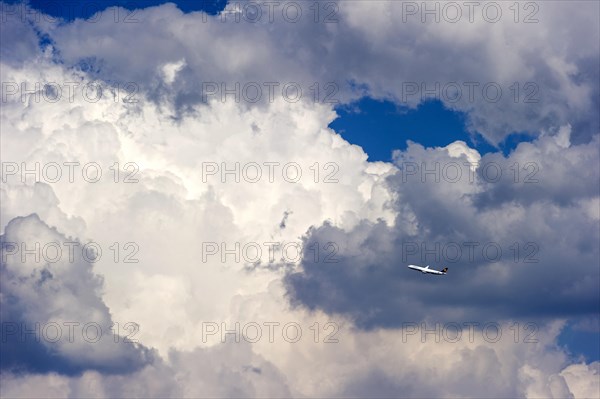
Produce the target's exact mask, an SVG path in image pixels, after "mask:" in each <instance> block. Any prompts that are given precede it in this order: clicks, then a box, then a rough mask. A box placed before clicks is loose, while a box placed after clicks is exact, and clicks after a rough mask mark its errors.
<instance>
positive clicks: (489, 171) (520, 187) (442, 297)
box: [286, 128, 600, 328]
mask: <svg viewBox="0 0 600 399" xmlns="http://www.w3.org/2000/svg"><path fill="white" fill-rule="evenodd" d="M561 132H563V133H565V132H566V134H568V128H567V130H565V129H561ZM456 146H457V144H453V145H451V146H449V148H424V147H422V146H420V145H418V144H414V143H413V144H410V145H409V146H408V148H407V150H406V151H397V152H396V153H395V163H396V166H397V167H398V171H397V172H396V173H395V174H393V175H391V176H389V177H388V178H387V182H388V184H389V187H390V189H391V190H392V191H393V192H394V193H395V194H394V195H393V196H394V198H396V200H395V202H394V206H393V207H394V209H395V210H396V212H397V213H396V214H397V215H398V216H397V218H396V221H395V223H394V225H392V226H390V225H388V224H387V223H385V222H378V223H373V222H370V221H363V222H362V223H359V224H358V225H357V226H355V227H354V228H352V229H349V230H348V229H344V228H340V227H337V226H335V225H332V224H327V223H326V224H323V225H321V226H320V227H315V228H313V229H311V230H310V231H309V233H308V234H307V235H306V237H305V241H306V245H305V248H310V247H311V245H313V243H315V242H335V243H337V245H338V246H339V251H338V253H337V254H336V257H337V261H338V262H337V263H328V262H325V261H324V260H323V259H317V260H315V259H314V257H313V256H312V254H311V253H309V252H308V251H307V252H305V253H304V257H303V261H302V265H301V268H300V269H299V270H297V271H292V272H290V273H289V274H288V276H287V277H286V281H287V283H288V288H289V291H290V297H291V299H292V301H294V303H296V304H299V305H303V306H307V307H308V308H310V309H321V310H324V311H326V312H328V313H334V314H343V315H346V316H349V317H351V318H352V319H353V320H355V321H356V322H357V323H358V325H360V326H362V327H365V328H374V327H381V326H383V327H398V326H401V325H402V322H403V321H405V320H414V319H421V318H430V319H432V320H452V319H461V320H462V319H464V320H485V318H486V317H488V315H489V314H490V312H493V314H494V317H499V318H501V319H512V318H516V319H528V320H533V319H538V318H541V319H548V318H556V317H567V316H573V315H581V316H583V315H587V316H590V315H594V314H597V313H598V310H599V308H598V303H599V297H598V290H597V287H596V283H595V282H596V281H597V280H598V278H599V274H598V269H597V268H596V267H595V265H597V264H598V262H599V261H600V254H599V252H598V248H597V245H596V244H595V243H596V242H597V241H598V240H599V239H600V237H599V236H598V219H597V216H594V215H595V214H596V213H597V212H595V211H594V210H592V208H593V207H594V204H597V202H598V193H599V191H600V189H599V186H598V178H597V177H598V176H597V172H596V171H594V170H593V169H592V168H590V165H594V164H596V165H597V164H598V163H599V162H600V160H599V159H598V151H597V148H598V136H596V137H595V138H594V139H593V140H592V142H590V143H589V144H581V145H569V143H568V139H565V136H564V134H558V135H556V136H551V135H547V136H544V137H542V138H539V139H538V140H536V141H534V142H533V143H522V144H519V146H518V147H517V148H516V149H515V151H513V153H511V154H510V155H509V156H508V157H507V158H504V157H503V156H502V155H500V154H498V153H494V154H489V155H486V156H483V157H481V160H480V163H479V167H478V169H477V172H470V171H469V169H470V166H471V164H472V163H471V161H470V160H469V159H468V156H467V155H464V156H462V159H460V158H456V155H457V154H456V153H455V152H454V150H455V148H456ZM461 146H462V144H461ZM472 151H473V150H469V151H466V153H468V154H471V153H472ZM470 156H471V157H472V155H470ZM475 158H477V157H475ZM527 163H530V164H531V165H529V166H533V167H531V168H530V167H528V165H527ZM515 165H517V167H516V168H517V169H515ZM511 168H512V170H511ZM515 170H517V171H518V172H519V173H521V174H520V175H518V176H517V175H516V174H514V173H513V172H515ZM457 171H458V173H457ZM534 172H535V173H534ZM459 174H460V178H457V176H459ZM500 174H502V175H500ZM534 175H535V176H534ZM515 178H516V180H515ZM534 180H535V181H534ZM407 263H413V264H422V265H425V264H431V265H436V266H438V268H442V267H449V269H450V272H449V274H448V275H446V276H444V280H442V279H427V281H424V280H423V278H422V276H420V275H417V274H416V273H414V272H410V271H407V269H406V266H405V265H406V264H407ZM567 265H568V266H567ZM457 287H460V288H457ZM546 292H552V295H547V294H546ZM357 293H361V294H360V295H357Z"/></svg>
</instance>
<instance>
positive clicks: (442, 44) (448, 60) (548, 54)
mask: <svg viewBox="0 0 600 399" xmlns="http://www.w3.org/2000/svg"><path fill="white" fill-rule="evenodd" d="M247 4H248V3H245V2H243V1H242V2H236V3H234V4H230V5H228V6H227V8H226V9H225V10H224V11H223V12H222V13H221V14H220V15H215V16H209V15H207V14H204V13H202V12H195V13H188V14H185V13H183V12H181V11H180V10H179V9H177V7H175V6H174V5H173V4H165V5H162V6H159V7H150V8H147V9H143V10H140V11H138V12H137V13H136V19H137V20H138V22H137V23H115V22H114V19H113V18H109V17H107V15H104V17H103V18H99V19H98V20H97V21H95V22H94V23H91V22H88V21H85V20H76V21H74V22H73V23H70V24H63V25H60V26H58V25H57V26H51V25H50V26H48V24H46V26H43V27H41V28H40V29H41V30H42V31H43V32H45V33H47V34H48V35H49V36H50V37H51V38H52V40H53V45H54V48H55V50H56V51H57V52H58V54H60V59H61V60H62V61H63V62H65V63H66V64H67V65H71V66H85V68H86V69H88V70H91V71H95V72H94V74H95V76H96V77H98V78H100V79H103V80H105V81H111V82H116V83H121V84H125V83H126V82H135V83H136V84H137V85H139V87H140V88H141V90H143V91H144V92H146V93H149V94H150V98H153V99H154V100H155V101H157V102H163V103H164V102H165V101H169V102H170V101H174V103H175V104H177V109H178V111H180V112H189V111H190V109H191V108H190V107H191V106H192V105H193V104H198V103H202V102H206V96H205V94H206V93H207V92H208V93H212V92H213V91H212V90H213V88H212V86H210V87H211V88H210V90H209V88H208V87H207V86H205V84H207V83H208V84H212V83H216V84H217V87H218V90H217V92H216V94H210V95H209V97H211V98H220V97H222V95H224V92H225V91H224V89H223V88H222V87H221V84H224V85H225V88H226V89H227V90H232V89H234V88H235V83H236V82H238V83H240V87H241V88H242V89H243V88H244V87H245V86H246V85H247V84H249V83H252V82H254V83H257V84H258V86H260V87H261V88H262V92H263V94H264V95H263V96H262V99H261V100H260V101H258V102H257V104H264V103H266V102H268V101H267V98H268V95H267V92H268V90H267V88H266V86H264V84H265V83H267V82H279V83H280V86H278V87H277V90H276V93H277V96H278V97H281V96H282V95H281V93H280V91H281V90H282V88H283V87H284V86H285V85H286V84H288V83H297V84H299V85H300V87H301V88H302V89H303V93H304V96H303V98H304V99H307V100H310V99H311V98H312V97H315V96H317V97H318V101H319V102H321V101H323V100H325V94H333V98H334V99H335V100H338V101H341V102H344V103H347V102H351V101H354V100H356V99H358V98H360V97H361V96H363V95H368V96H371V97H374V98H386V99H391V100H393V101H395V102H397V103H398V104H401V105H404V106H410V107H416V106H417V105H418V104H419V103H421V102H422V101H424V100H426V99H427V98H429V97H431V96H433V97H435V98H438V99H440V100H442V101H443V103H444V104H445V105H446V106H447V107H449V108H451V109H454V110H458V111H461V112H465V113H466V116H467V121H468V128H469V129H471V130H472V131H477V132H480V133H482V134H483V135H484V136H485V137H486V138H487V139H488V140H489V141H490V142H492V143H494V144H497V143H499V142H502V141H503V139H504V138H506V136H507V135H509V134H511V133H515V132H530V133H531V134H533V135H539V134H540V133H541V131H543V130H546V129H550V128H553V127H555V126H561V125H565V124H567V123H570V124H571V125H572V126H574V127H575V134H574V137H573V138H574V141H575V142H576V143H581V142H587V141H589V139H590V138H591V137H592V136H593V135H594V134H596V133H597V132H598V130H599V126H600V125H599V121H598V118H597V113H596V112H594V111H595V109H597V107H598V105H599V104H600V101H599V94H600V93H599V91H598V80H599V79H600V77H599V75H598V71H597V68H596V65H597V63H596V60H597V58H598V56H599V53H598V48H597V46H596V43H595V38H596V37H597V36H598V34H599V32H598V27H597V24H596V23H595V18H596V16H597V15H598V4H596V3H593V2H578V3H573V4H571V3H570V4H568V5H566V4H563V3H544V4H537V3H534V6H533V9H531V5H529V6H528V5H526V4H523V5H520V7H519V10H518V15H517V14H516V13H517V11H516V10H514V7H513V8H510V5H509V4H508V3H507V4H499V3H493V4H492V5H491V6H490V5H485V6H481V5H479V6H475V7H474V8H473V9H472V10H471V9H470V8H469V7H467V6H461V5H459V8H460V9H459V10H458V12H459V13H460V15H461V17H460V18H459V19H458V20H456V21H454V20H453V18H452V17H450V16H449V14H448V15H447V13H448V12H450V10H448V9H447V7H446V5H444V6H443V7H442V5H441V4H440V3H432V4H431V5H428V6H427V7H430V8H431V7H437V17H438V19H439V22H436V21H435V15H433V14H429V16H427V15H426V13H425V6H424V5H423V4H421V3H418V4H416V3H414V4H416V11H415V10H410V9H409V8H408V7H409V6H410V5H411V4H412V5H414V4H413V3H409V2H378V3H377V4H375V5H373V4H367V3H365V2H336V3H331V4H329V3H328V4H329V5H328V6H327V9H324V10H320V12H321V14H319V16H318V18H319V23H315V18H314V17H315V15H314V13H315V12H316V11H314V10H311V9H309V8H308V7H305V6H301V7H300V9H301V12H302V13H303V17H301V18H300V19H299V20H298V21H297V22H293V23H292V22H289V18H287V19H286V18H285V17H284V14H283V8H285V7H284V6H285V5H284V6H281V8H277V9H275V10H273V13H272V15H271V16H270V17H269V12H268V10H267V9H263V13H262V17H261V18H260V19H259V21H258V22H256V23H251V22H248V18H247V17H248V15H246V13H245V12H244V9H247V8H244V7H245V6H246V5H247ZM250 4H251V3H250ZM286 4H288V3H286ZM236 7H237V8H236ZM263 8H264V7H263ZM240 9H241V11H240ZM566 10H568V11H566ZM125 12H126V11H124V10H121V13H125ZM240 12H241V14H240ZM494 13H499V15H500V17H499V18H495V17H491V16H488V14H489V15H494ZM105 14H108V15H112V14H111V13H110V11H107V12H106V13H105ZM235 15H238V16H239V15H242V16H240V17H239V20H236V17H235ZM327 16H329V17H331V18H330V19H331V20H332V21H333V20H336V21H337V22H336V23H333V22H332V21H330V22H331V23H325V22H324V21H321V19H324V18H327ZM424 18H425V20H426V21H427V22H425V23H424V22H422V21H423V19H424ZM525 19H527V21H525ZM328 20H329V19H328ZM575 20H577V21H579V23H578V24H577V29H572V30H569V31H568V32H563V31H561V30H557V29H554V28H555V27H556V26H571V25H572V22H573V21H575ZM269 21H272V22H269ZM365 21H368V22H367V23H365ZM142 30H143V32H144V34H143V35H142V34H139V33H140V31H142ZM191 38H193V40H192V39H191ZM215 44H216V45H215ZM132 48H135V49H136V57H134V58H132V57H129V55H130V51H131V49H132ZM182 59H185V62H186V66H185V67H183V68H182V69H181V70H180V72H179V73H178V74H177V76H173V81H172V82H171V79H170V78H169V79H167V84H166V85H165V84H164V80H163V78H164V77H163V72H162V68H163V67H164V65H174V64H176V63H177V62H180V60H182ZM265 60H268V67H265V66H264V61H265ZM407 60H410V62H407ZM169 76H171V75H169ZM332 82H333V83H335V85H334V86H331V87H325V86H326V85H327V84H328V83H332ZM315 83H318V84H319V85H320V86H319V87H320V89H319V90H320V92H319V93H320V94H318V95H317V94H316V92H315V90H316V89H315V86H314V85H315ZM311 87H312V89H311ZM247 89H248V90H249V89H252V90H254V88H252V87H250V88H247ZM242 91H243V90H241V89H240V90H238V92H239V94H240V97H242V94H244V93H242ZM247 93H249V92H246V94H247ZM252 93H254V92H253V91H252ZM323 93H325V94H323ZM247 97H252V98H254V94H247ZM232 98H233V95H232V94H230V95H229V100H228V101H233V100H232ZM313 101H314V99H313ZM241 102H244V103H246V104H247V105H249V106H252V105H253V103H254V101H243V100H241ZM507 114H509V115H511V117H510V118H508V119H507V118H506V115H507Z"/></svg>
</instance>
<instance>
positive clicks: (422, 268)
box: [408, 265, 448, 275]
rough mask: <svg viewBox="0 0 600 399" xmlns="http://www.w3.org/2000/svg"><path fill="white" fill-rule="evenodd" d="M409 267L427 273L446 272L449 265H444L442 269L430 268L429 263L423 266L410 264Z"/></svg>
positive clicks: (441, 273)
mask: <svg viewBox="0 0 600 399" xmlns="http://www.w3.org/2000/svg"><path fill="white" fill-rule="evenodd" d="M408 268H409V269H413V270H418V271H420V272H421V273H425V274H440V275H443V274H446V272H447V271H448V268H447V267H444V268H443V269H442V270H441V271H440V270H433V269H430V268H429V265H427V266H425V267H423V266H416V265H408Z"/></svg>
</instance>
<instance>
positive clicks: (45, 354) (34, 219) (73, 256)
mask: <svg viewBox="0 0 600 399" xmlns="http://www.w3.org/2000/svg"><path fill="white" fill-rule="evenodd" d="M0 241H1V243H2V264H1V269H0V270H1V273H2V283H1V286H0V287H1V298H2V333H3V334H2V342H3V345H2V353H1V354H2V356H1V357H0V358H1V359H2V363H1V366H2V370H3V371H12V370H14V371H29V372H48V371H58V372H60V373H64V374H72V373H79V372H81V371H85V370H99V371H103V372H105V373H126V372H129V371H134V370H136V369H139V368H141V367H143V366H144V365H146V364H148V363H150V362H152V358H153V354H152V352H151V351H150V350H148V349H147V348H144V347H143V346H140V345H138V344H134V343H132V342H125V341H123V337H119V336H118V335H115V334H114V333H113V326H112V320H111V317H110V313H109V309H108V308H107V307H106V305H105V304H104V302H103V301H102V298H101V288H102V280H101V278H100V277H98V276H97V275H94V274H93V272H92V264H91V262H89V261H88V260H87V259H86V256H90V257H91V256H92V255H87V254H86V253H83V251H81V247H78V248H77V249H75V248H74V246H75V243H76V241H72V240H68V239H67V237H65V236H63V235H61V234H60V233H59V232H58V231H56V229H52V228H51V227H50V226H48V225H47V224H45V223H44V222H42V221H41V220H40V219H39V217H38V216H37V215H35V214H32V215H30V216H27V217H19V218H15V219H13V220H12V221H10V222H9V224H8V225H7V226H6V230H5V234H4V235H2V236H1V237H0ZM65 243H72V244H73V246H72V248H73V250H72V251H71V250H69V249H67V248H68V246H66V244H65ZM47 259H51V260H50V261H47Z"/></svg>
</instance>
